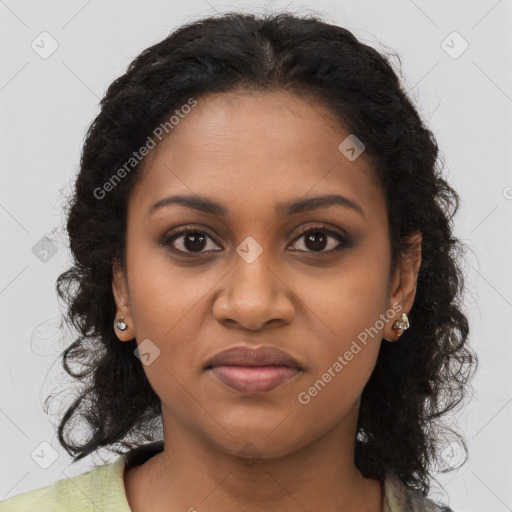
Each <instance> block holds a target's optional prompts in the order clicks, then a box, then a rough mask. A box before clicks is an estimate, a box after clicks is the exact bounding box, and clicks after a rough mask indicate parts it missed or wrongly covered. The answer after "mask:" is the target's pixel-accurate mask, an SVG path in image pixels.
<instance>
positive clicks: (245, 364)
mask: <svg viewBox="0 0 512 512" xmlns="http://www.w3.org/2000/svg"><path fill="white" fill-rule="evenodd" d="M204 369H205V370H206V371H207V372H208V373H211V374H212V375H213V376H214V377H215V378H216V379H218V380H219V381H220V382H222V383H223V384H225V385H226V386H228V387H230V388H232V389H235V390H236V391H239V392H241V393H246V394H254V393H264V392H266V391H270V390H272V389H274V388H276V387H277V386H279V385H280V384H283V383H285V382H288V381H289V380H291V379H293V378H294V377H295V376H297V375H298V374H299V373H301V372H302V371H303V368H302V367H301V366H300V365H299V363H298V362H297V361H296V360H295V359H294V358H293V357H292V356H291V355H290V354H288V353H286V352H284V351H282V350H279V349H277V348H275V347H272V346H261V347H259V348H256V349H254V348H250V347H249V346H247V345H240V346H238V347H233V348H230V349H227V350H224V351H222V352H220V353H218V354H217V355H215V356H214V357H213V358H212V359H210V361H209V362H208V363H207V365H206V366H205V367H204Z"/></svg>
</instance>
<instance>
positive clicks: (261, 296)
mask: <svg viewBox="0 0 512 512" xmlns="http://www.w3.org/2000/svg"><path fill="white" fill-rule="evenodd" d="M221 286H222V287H221V289H220V291H219V293H218V295H217V297H216V300H215V302H214V305H213V315H214V317H215V318H216V319H217V321H218V322H220V323H222V324H224V325H225V326H226V327H229V326H231V327H233V326H236V327H239V328H241V329H245V330H250V331H259V330H261V329H262V328H263V327H264V326H265V325H266V324H270V323H275V324H276V325H275V326H276V327H277V326H279V325H285V324H287V323H290V322H291V320H292V318H293V315H294V312H295V308H294V305H293V299H292V298H293V292H292V290H291V288H290V286H289V284H288V283H286V282H284V280H283V277H282V276H280V275H279V271H278V270H276V269H274V268H272V265H271V264H269V261H268V260H267V259H266V258H265V257H263V254H261V255H260V256H259V257H258V258H257V259H256V260H255V261H253V262H252V263H248V262H247V261H245V260H244V259H243V258H241V257H239V256H238V255H236V257H235V261H234V262H233V268H232V270H231V272H229V273H228V274H227V275H226V276H225V278H224V279H223V280H221Z"/></svg>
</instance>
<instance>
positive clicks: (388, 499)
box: [0, 473, 454, 512]
mask: <svg viewBox="0 0 512 512" xmlns="http://www.w3.org/2000/svg"><path fill="white" fill-rule="evenodd" d="M406 511H407V512H454V511H453V510H452V509H451V508H450V507H448V506H446V505H442V504H438V503H435V502H434V501H432V500H431V499H429V498H427V497H426V496H423V494H421V493H420V492H419V491H417V490H414V489H411V488H409V487H407V486H406V485H405V484H404V483H403V482H402V481H401V480H400V478H399V477H398V476H397V475H395V474H394V473H388V474H387V475H386V478H385V480H384V497H383V512H406ZM0 512H1V511H0Z"/></svg>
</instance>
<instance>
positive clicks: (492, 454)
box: [0, 0, 512, 512]
mask: <svg viewBox="0 0 512 512" xmlns="http://www.w3.org/2000/svg"><path fill="white" fill-rule="evenodd" d="M233 9H242V10H245V11H248V12H264V11H265V10H271V11H274V10H283V9H286V10H290V11H293V12H298V13H307V12H318V13H323V14H324V16H325V18H326V19H327V20H329V21H331V22H333V23H336V24H339V25H342V26H345V27H347V28H348V29H350V30H351V31H353V32H354V33H355V35H356V36H357V37H359V38H360V39H361V40H362V41H363V42H365V43H367V44H371V45H373V46H375V47H376V48H377V49H380V50H386V48H388V49H390V50H394V51H396V52H397V53H398V54H399V55H400V58H401V61H402V71H403V73H404V75H405V79H404V84H405V86H406V87H407V89H408V90H409V91H410V94H411V95H412V97H413V99H414V101H415V102H416V103H417V105H418V108H419V109H420V112H421V114H422V116H423V117H424V119H425V120H426V121H427V123H428V124H429V126H430V127H431V129H432V130H433V131H434V133H435V135H436V137H437V139H438V142H439V145H440V148H441V151H442V157H443V159H444V161H445V166H446V172H447V176H448V179H449V181H450V183H451V184H452V185H453V186H454V187H455V188H456V190H457V191H458V192H459V193H460V195H461V198H462V204H461V209H460V211H459V214H458V216H457V219H456V235H457V236H458V237H459V238H461V239H462V240H463V241H465V242H466V243H467V244H468V247H469V250H468V253H467V259H466V262H465V271H466V275H467V278H466V282H467V297H466V304H467V311H468V313H469V316H470V322H471V340H472V344H473V346H474V348H475V349H476V351H477V353H478V355H479V358H480V369H479V372H478V373H477V376H476V378H475V379H474V381H473V382H474V393H473V397H472V400H471V402H469V404H468V405H467V406H466V407H465V408H464V409H463V410H462V411H457V412H456V413H455V414H453V415H451V417H450V421H452V422H454V424H455V425H456V426H458V428H460V429H461V430H462V431H463V432H464V433H465V434H466V439H467V442H468V445H469V449H470V457H469V460H468V462H467V463H466V464H465V465H464V466H463V467H462V468H460V469H458V470H456V471H452V472H450V473H447V474H445V475H442V474H439V475H438V476H437V481H438V483H439V484H442V485H444V487H445V489H446V492H447V493H448V495H449V497H450V501H449V503H450V505H451V506H452V508H454V510H456V511H462V512H476V511H481V510H486V511H488V512H494V511H495V512H502V511H503V512H505V511H506V510H512V487H511V486H510V483H511V481H512V471H511V465H512V463H511V461H512V443H511V442H510V438H509V433H510V431H511V429H510V427H511V425H512V421H511V420H512V403H511V402H512V383H511V381H510V378H509V377H508V375H509V368H508V367H509V365H510V355H511V353H512V348H511V341H512V338H511V335H510V322H509V320H510V318H512V267H511V265H510V262H511V261H512V259H511V254H512V250H511V249H512V237H511V227H510V226H511V224H512V173H511V166H510V162H511V158H510V153H511V151H512V149H511V148H512V144H510V140H511V128H510V119H511V112H512V76H511V75H512V73H511V72H512V67H511V65H510V63H511V57H512V55H511V54H512V51H511V50H512V48H511V46H512V45H511V39H512V35H511V33H512V30H511V26H512V23H511V21H512V18H511V14H512V2H511V1H510V0H508V1H507V0H499V1H496V0H486V1H478V2H476V1H472V2H470V1H464V2H463V1H426V0H415V1H412V0H396V1H394V2H390V1H387V2H377V1H376V0H375V1H371V2H369V1H366V2H365V1H355V0H354V1H337V2H333V1H331V2H327V1H318V2H314V3H313V4H309V6H307V4H305V3H300V2H298V1H293V0H292V1H288V2H277V1H276V2H267V3H265V4H264V3H263V2H256V1H255V2H241V3H239V4H234V3H225V2H222V1H221V0H209V1H206V0H189V1H187V2H177V1H176V0H173V1H166V2H164V1H156V0H152V1H144V2H142V1H133V0H131V1H126V0H124V1H122V2H121V1H118V2H114V1H108V2H107V1H100V0H89V1H87V0H67V1H53V2H50V1H46V2H40V1H39V2H38V1H35V0H31V1H23V2H22V1H16V0H5V1H2V0H0V20H1V21H0V38H1V48H2V49H3V51H2V55H1V63H0V105H1V113H2V115H1V122H0V130H1V132H0V144H1V155H2V160H1V165H0V173H1V187H0V229H1V233H2V242H3V244H2V247H3V250H2V251H1V255H2V264H1V265H0V312H1V326H2V333H1V347H2V357H1V358H0V389H1V390H2V394H1V403H0V433H1V436H0V460H1V461H2V463H1V467H0V499H3V498H6V497H9V496H12V495H15V494H19V493H21V492H24V491H27V490H31V489H34V488H36V487H41V486H44V485H49V484H51V483H53V482H55V481H56V480H58V479H62V478H65V477H66V476H73V475H76V474H80V473H82V472H84V471H86V470H88V469H90V468H91V467H92V466H93V465H94V464H98V463H101V461H102V460H105V461H106V462H111V461H112V460H113V459H112V458H108V457H104V458H101V457H89V458H87V459H86V460H84V461H83V462H80V463H79V464H76V465H73V466H70V467H69V465H70V462H71V459H70V457H69V456H68V455H67V454H66V452H64V451H63V450H62V448H60V445H59V444H58V442H57V439H56V434H55V429H56V422H57V419H58V418H57V412H58V406H59V404H60V406H61V408H63V407H64V406H65V405H66V404H68V403H69V401H70V400H71V397H72V392H73V388H72V387H71V385H70V386H69V388H67V387H66V384H67V383H70V381H69V380H68V379H69V377H67V376H65V374H64V373H63V370H62V369H61V365H60V360H59V359H57V356H58V354H59V353H60V352H61V351H62V349H63V348H64V347H65V346H66V345H67V344H68V343H69V342H70V341H71V340H72V339H73V337H72V334H71V333H61V334H59V332H58V326H59V322H60V309H59V305H58V303H57V299H56V294H55V292H54V286H55V280H56V278H57V276H58V275H59V273H60V272H62V271H63V270H64V269H65V268H66V267H67V265H68V262H69V254H68V252H67V249H66V240H65V239H64V238H63V236H62V228H63V221H64V215H63V210H62V208H63V195H62V193H65V194H68V193H69V190H70V186H71V184H72V181H73V178H74V175H75V173H76V171H77V166H78V161H79V155H80V149H81V144H82V142H83V137H84V134H85V130H86V128H87V127H88V125H89V123H90V122H91V121H92V120H93V118H94V117H95V115H96V114H97V113H98V106H97V104H98V101H99V98H100V97H101V96H102V95H103V93H104V92H105V90H106V88H107V86H108V85H109V84H110V83H111V82H112V81H113V80H114V79H115V78H116V77H117V76H119V75H120V74H122V73H123V72H124V71H125V69H126V66H127V65H128V64H129V62H130V61H131V60H132V59H133V58H134V57H135V56H136V55H138V54H139V53H140V52H141V51H142V50H143V49H144V48H146V47H147V46H149V45H151V44H154V43H156V42H158V41H160V40H161V39H162V38H163V37H165V36H166V35H167V34H168V33H169V31H170V30H172V29H173V28H174V27H176V26H178V25H181V24H182V23H184V22H187V21H191V20H192V19H195V18H198V17H200V16H203V15H207V14H214V13H215V12H224V11H226V10H233ZM44 31H46V32H48V33H49V34H50V35H51V38H53V40H55V41H56V42H57V44H58V48H57V50H56V51H55V52H54V53H53V54H52V55H50V56H48V57H47V58H42V57H41V56H40V53H37V52H36V50H35V49H33V48H32V47H31V45H32V44H33V45H34V46H35V47H36V48H38V51H39V52H42V51H43V45H44V50H45V51H48V50H49V49H51V46H50V44H51V39H50V38H49V36H40V34H41V33H42V32H44ZM454 31H456V32H458V33H459V34H460V36H461V37H462V38H463V39H464V40H466V41H467V43H468V44H469V47H468V48H467V50H466V51H465V52H464V53H462V54H460V55H458V53H460V50H461V49H462V48H463V47H462V44H463V42H462V40H461V39H460V38H458V37H459V36H457V35H455V36H454V35H453V34H452V33H453V32H454ZM41 38H46V39H44V41H43V42H41ZM447 38H448V39H447ZM445 40H446V42H445V43H444V44H443V41H445ZM447 45H448V46H451V47H452V48H451V49H449V48H447ZM446 50H448V52H451V53H452V56H450V55H449V53H447V51H446ZM454 57H456V58H454ZM395 62H396V61H395ZM61 190H62V193H61ZM45 237H50V239H51V238H53V242H49V241H45ZM41 244H43V246H42V247H41ZM63 335H65V337H63ZM50 393H53V394H55V395H56V396H57V399H56V400H55V401H54V402H52V408H51V409H50V411H49V412H50V415H49V416H47V415H45V414H44V412H43V408H42V403H43V401H44V399H45V398H46V397H47V396H48V395H49V394H50ZM445 456H446V460H447V461H453V463H454V464H455V465H456V464H457V458H458V457H459V456H460V454H459V452H458V449H457V446H447V449H446V454H445ZM54 457H56V459H55V460H54ZM43 466H48V467H47V468H46V469H45V468H44V467H43ZM431 495H432V496H433V497H435V498H443V497H444V496H445V495H444V494H443V493H442V490H441V488H440V487H439V485H437V484H436V483H434V488H433V490H432V493H431Z"/></svg>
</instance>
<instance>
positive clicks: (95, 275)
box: [56, 12, 477, 494]
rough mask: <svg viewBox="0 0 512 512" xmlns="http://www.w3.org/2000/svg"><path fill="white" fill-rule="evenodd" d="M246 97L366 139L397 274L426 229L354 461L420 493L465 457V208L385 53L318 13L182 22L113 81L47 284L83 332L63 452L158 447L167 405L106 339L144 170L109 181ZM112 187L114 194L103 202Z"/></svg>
mask: <svg viewBox="0 0 512 512" xmlns="http://www.w3.org/2000/svg"><path fill="white" fill-rule="evenodd" d="M240 88H241V89H245V90H261V91H271V90H280V89H281V90H282V89H285V90H287V91H290V92H292V93H296V94H297V95H300V96H301V97H307V98H313V99H314V100H316V101H318V102H319V104H322V105H324V106H325V107H326V108H327V109H328V111H329V112H330V113H332V114H333V115H334V116H335V117H336V119H338V120H339V121H341V122H342V124H343V125H344V126H346V127H348V128H349V130H350V132H351V133H355V134H357V136H358V138H360V139H361V140H363V141H364V144H365V153H366V155H367V156H368V157H369V158H370V159H371V161H372V162H373V168H374V171H375V176H376V178H377V179H378V182H379V185H380V187H381V188H382V191H383V192H384V196H385V200H386V206H387V211H388V221H389V227H390V245H391V253H392V254H391V256H392V268H393V269H394V268H396V265H397V264H398V263H399V262H400V260H401V258H402V257H403V256H404V255H406V254H407V252H408V250H410V247H409V246H408V244H407V237H408V236H409V235H411V234H413V233H414V232H417V231H419V232H421V234H422V237H423V239H422V244H421V250H422V261H421V265H420V269H419V274H418V283H417V292H416V297H415V301H414V304H413V307H412V310H411V311H410V318H411V327H410V329H408V330H407V331H405V333H404V334H403V336H402V337H401V338H400V341H397V342H395V343H382V344H381V347H380V352H379V355H378V359H377V363H376V367H375V369H374V371H373V373H372V375H371V377H370V379H369V381H368V383H367V385H366V386H365V388H364V390H363V393H362V397H361V404H360V412H359V419H358V428H357V434H358V435H357V439H356V440H355V442H356V449H355V464H356V466H357V468H358V469H359V470H360V471H361V473H362V474H363V475H364V476H365V477H368V478H378V479H382V478H383V477H384V475H385V473H386V472H387V471H388V470H391V471H393V472H395V473H396V474H397V475H398V476H399V477H400V479H401V480H402V481H403V482H404V483H405V484H406V485H407V486H409V487H410V488H414V489H417V490H419V491H420V492H421V493H422V494H427V493H428V491H429V489H430V482H429V479H430V478H431V474H430V471H431V469H432V467H433V466H434V465H435V464H436V463H438V462H442V459H443V457H442V450H443V449H444V448H445V447H446V445H447V444H446V443H447V440H449V439H450V437H452V438H453V436H455V437H456V438H457V441H458V442H459V443H460V444H462V446H463V451H464V452H465V454H466V456H467V446H466V444H465V442H464V438H463V437H462V436H461V435H460V434H459V433H457V431H456V430H454V429H452V428H449V427H448V426H447V425H445V424H443V423H442V422H441V421H440V417H441V416H442V415H444V414H445V413H447V412H448V411H451V410H452V409H454V408H455V407H456V406H458V405H459V404H460V402H461V401H462V400H463V399H464V398H465V397H466V391H467V387H468V384H469V381H470V379H471V378H472V376H473V375H472V373H473V370H475V369H476V366H477V356H476V354H475V353H474V352H472V351H471V350H470V348H469V347H468V334H469V325H468V319H467V316H466V315H465V313H464V303H463V301H462V294H463V291H464V273H463V267H462V265H461V259H462V257H463V256H464V246H463V244H462V242H461V241H460V240H458V239H457V238H455V237H454V235H453V232H452V231H453V226H452V220H453V216H454V215H455V213H456V211H457V210H458V208H459V201H460V199H459V196H458V194H457V193H456V191H455V190H454V189H453V188H452V187H451V186H450V185H449V184H448V183H447V181H446V180H445V179H444V178H443V172H442V165H441V164H440V160H441V159H440V157H439V149H438V146H437V142H436V140H435V137H434V135H433V134H432V132H431V131H430V130H429V129H428V128H427V127H426V125H425V123H424V122H423V121H422V119H421V117H420V115H419V113H418V112H417V110H416V109H415V107H414V106H413V103H412V101H411V99H409V98H408V95H407V92H406V91H405V90H404V87H403V85H401V82H400V79H399V77H398V74H397V73H396V72H395V71H394V70H393V66H392V64H391V61H390V59H389V58H388V56H385V55H384V54H381V53H380V52H378V51H377V50H376V49H374V48H372V47H370V46H368V45H366V44H363V43H361V42H360V41H359V40H358V39H357V38H356V37H355V36H354V35H353V34H352V33H351V32H350V31H348V30H347V29H344V28H341V27H339V26H336V25H332V24H330V23H327V22H326V21H323V20H322V19H321V17H320V16H318V15H316V14H315V15H313V14H308V15H302V16H299V15H296V14H291V13H286V12H281V13H271V14H266V15H261V16H256V15H254V14H242V13H237V12H229V13H224V14H222V15H219V16H210V17H204V18H202V19H199V20H195V21H192V22H189V23H187V24H185V25H183V26H181V27H180V28H178V29H177V30H175V31H174V32H172V33H171V34H170V35H169V36H168V37H166V38H165V39H164V40H162V41H161V42H159V43H157V44H154V45H153V46H150V47H149V48H147V49H145V50H144V51H143V52H142V53H141V54H140V55H139V56H138V57H136V58H135V60H133V62H132V63H131V64H130V65H129V66H128V69H127V71H126V72H125V73H124V74H123V75H122V76H120V77H119V78H117V79H116V80H115V81H114V82H113V83H112V84H111V85H110V86H109V88H108V90H107V92H106V94H105V96H104V97H103V99H102V100H101V102H100V106H101V110H100V112H99V114H98V115H97V117H96V118H95V120H94V121H93V122H92V124H91V126H90V127H89V129H88V131H87V134H86V137H85V142H84V146H83V151H82V155H81V160H80V169H79V173H78V176H77V179H76V183H75V187H74V189H73V197H72V198H70V200H69V203H68V205H67V211H66V214H67V233H68V235H69V242H70V250H71V253H72V256H73V258H74V260H73V265H72V266H71V267H70V268H69V269H68V270H66V271H65V272H63V273H62V274H60V275H59V277H58V279H57V283H56V289H57V293H58V295H59V298H60V299H63V300H64V301H65V303H66V304H67V312H66V314H65V320H66V322H67V323H68V324H69V325H71V326H73V327H74V328H75V329H77V331H78V333H79V337H78V338H77V339H76V340H75V341H74V342H73V343H72V344H71V345H70V346H69V347H67V348H66V350H64V351H63V353H62V354H61V357H62V363H63V366H64V368H65V370H66V372H67V373H68V374H69V375H71V376H72V377H73V378H75V379H78V381H79V383H80V386H79V387H80V392H79V395H78V396H77V398H76V400H74V402H73V403H72V404H71V405H70V406H69V407H68V409H67V410H66V412H65V414H64V415H63V417H62V418H61V420H60V424H59V428H58V438H59V442H60V443H61V445H62V446H63V447H64V448H65V449H66V451H67V452H68V453H69V454H70V455H71V456H73V457H74V461H75V462H76V461H78V460H80V459H81V458H83V457H85V456H87V455H89V454H91V453H93V452H95V451H97V450H98V449H100V448H102V447H104V448H106V449H108V450H112V451H115V452H116V453H123V452H122V448H126V447H129V448H134V447H136V446H138V445H139V443H140V442H141V441H142V440H154V439H155V437H156V435H157V434H156V433H157V432H158V429H159V426H160V423H159V422H160V420H161V402H160V399H159V397H158V396H157V395H156V393H155V392H154V390H153V389H152V387H151V385H150V384H149V382H148V380H147V378H146V375H145V373H144V371H143V368H142V364H141V361H140V360H139V359H138V358H137V357H134V349H135V348H136V347H137V343H136V340H135V339H134V340H132V341H129V342H127V343H120V342H119V340H118V338H117V337H116V334H115V332H114V328H113V323H114V318H115V314H116V306H115V302H114V297H113V293H112V277H113V269H114V268H115V267H114V266H115V265H116V264H117V263H119V262H123V261H124V251H125V240H126V239H125V233H126V218H127V203H128V198H129V197H130V194H131V191H132V190H133V188H134V186H135V185H136V183H137V182H138V179H139V178H140V175H141V172H142V167H141V163H137V164H136V165H134V166H133V169H132V170H131V171H129V172H125V174H126V176H124V178H123V179H122V180H117V182H113V180H112V177H113V176H114V174H115V173H116V171H117V170H118V169H120V168H122V166H123V165H124V164H125V163H126V162H127V161H128V160H129V159H130V158H132V156H133V154H134V152H135V151H136V150H138V149H139V148H140V147H142V146H143V145H144V143H145V142H146V141H147V140H149V139H148V136H149V135H151V134H152V133H154V130H155V128H156V127H158V126H159V125H161V124H162V123H163V122H164V121H165V120H167V119H169V116H170V115H171V114H172V113H173V112H176V109H177V107H180V106H181V105H184V104H187V102H188V101H189V100H190V98H191V97H193V98H196V99H197V98H200V97H201V96H202V95H206V94H210V93H219V92H230V91H234V90H236V89H240ZM171 136H172V134H171ZM143 161H144V160H142V162H143ZM125 169H126V167H125ZM107 182H108V183H110V189H111V190H110V191H109V194H108V197H107V198H106V199H103V200H102V199H99V197H98V196H99V193H98V190H99V188H98V187H101V185H102V184H106V183H107ZM69 363H80V364H82V365H83V366H84V369H82V371H73V370H72V369H71V368H70V364H69ZM127 404H129V406H127ZM77 423H78V424H84V423H85V424H86V426H87V428H88V434H89V437H88V439H87V440H84V441H82V442H80V441H77V440H76V439H74V438H73V436H71V435H69V434H71V432H70V430H72V426H73V425H74V424H77ZM116 445H117V446H119V448H116V447H115V446H116ZM464 462H465V461H464ZM459 467H460V466H459ZM451 469H453V468H450V467H449V466H448V468H444V469H442V471H450V470H451Z"/></svg>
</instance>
